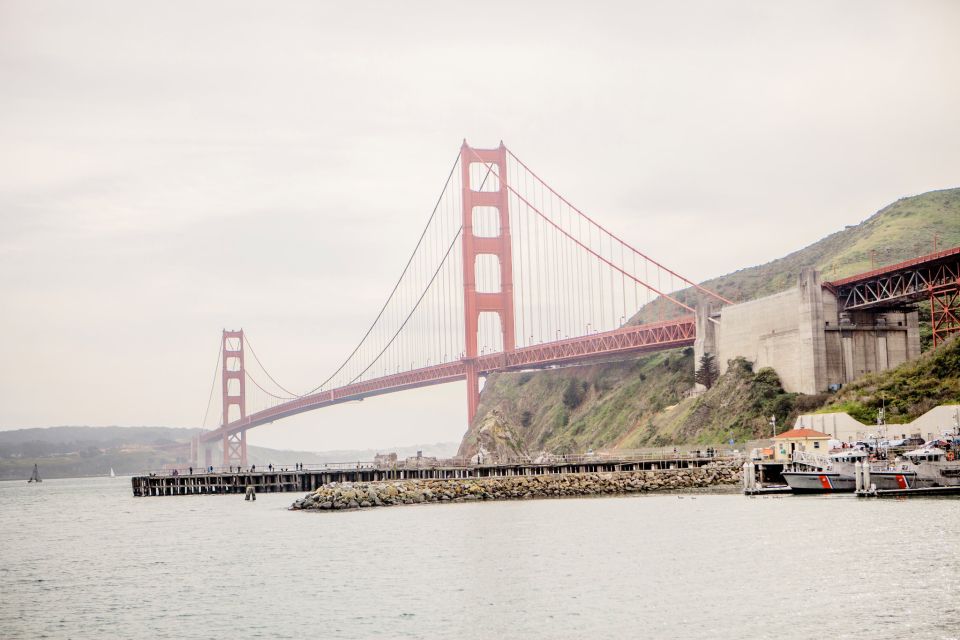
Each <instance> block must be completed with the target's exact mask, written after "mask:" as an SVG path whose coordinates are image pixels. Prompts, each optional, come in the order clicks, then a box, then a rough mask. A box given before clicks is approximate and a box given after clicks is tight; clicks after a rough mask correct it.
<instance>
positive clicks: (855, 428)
mask: <svg viewBox="0 0 960 640" xmlns="http://www.w3.org/2000/svg"><path fill="white" fill-rule="evenodd" d="M794 428H795V429H816V430H818V431H822V432H823V433H826V434H829V435H830V437H831V438H833V439H834V440H842V441H843V442H857V441H858V440H866V439H868V438H880V439H881V440H896V439H902V438H907V437H910V436H920V437H921V438H923V439H924V440H927V441H930V440H936V439H937V438H940V437H942V436H943V435H944V434H945V433H957V432H958V429H960V404H944V405H940V406H939V407H934V408H933V409H931V410H930V411H927V412H926V413H925V414H923V415H922V416H920V417H919V418H917V419H916V420H914V421H913V422H907V423H904V424H885V425H880V426H878V425H871V424H863V423H862V422H860V421H858V420H856V419H854V418H853V417H852V416H850V414H848V413H843V412H835V413H808V414H804V415H802V416H799V417H797V421H796V423H795V424H794Z"/></svg>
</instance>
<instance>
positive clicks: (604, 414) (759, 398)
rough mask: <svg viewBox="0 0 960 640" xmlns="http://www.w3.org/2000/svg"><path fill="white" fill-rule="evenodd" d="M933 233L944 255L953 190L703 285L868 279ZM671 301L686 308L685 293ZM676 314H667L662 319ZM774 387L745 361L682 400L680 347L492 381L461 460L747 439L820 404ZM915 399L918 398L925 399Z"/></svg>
mask: <svg viewBox="0 0 960 640" xmlns="http://www.w3.org/2000/svg"><path fill="white" fill-rule="evenodd" d="M934 234H937V235H938V237H939V245H940V246H941V247H951V246H957V245H960V188H955V189H945V190H942V191H932V192H930V193H925V194H922V195H918V196H911V197H908V198H902V199H900V200H898V201H896V202H894V203H893V204H891V205H889V206H887V207H885V208H883V209H881V210H880V211H878V212H877V213H875V214H873V215H872V216H870V217H869V218H867V219H866V220H864V221H863V222H861V223H860V224H857V225H850V226H848V227H846V228H844V229H843V230H841V231H838V232H836V233H833V234H831V235H829V236H827V237H826V238H823V239H822V240H819V241H817V242H815V243H813V244H811V245H810V246H808V247H805V248H803V249H800V250H799V251H795V252H793V253H791V254H789V255H787V256H784V257H783V258H780V259H777V260H773V261H772V262H768V263H766V264H763V265H758V266H755V267H749V268H746V269H741V270H739V271H735V272H733V273H730V274H727V275H725V276H721V277H718V278H714V279H711V280H708V281H706V282H704V283H703V285H704V286H706V287H708V288H710V289H713V290H714V291H717V292H719V293H720V294H721V295H724V296H725V297H727V298H730V299H733V300H739V301H743V300H749V299H753V298H757V297H762V296H765V295H769V294H772V293H777V292H779V291H783V290H785V289H788V288H790V287H792V286H794V284H795V282H796V277H797V274H798V273H799V271H800V269H801V268H802V267H804V266H808V265H814V266H816V267H818V268H819V269H820V270H821V272H822V273H823V274H824V278H825V279H828V280H829V279H835V278H842V277H845V276H847V275H851V274H854V273H859V272H862V271H865V270H868V269H869V268H870V265H871V256H872V258H873V261H874V263H875V264H876V265H878V266H879V265H883V264H889V263H894V262H898V261H901V260H905V259H907V258H910V257H913V256H916V255H918V254H923V253H928V252H930V251H932V250H933V237H934ZM678 296H679V297H680V298H681V299H683V300H685V301H687V302H688V303H690V302H695V300H694V296H693V294H692V293H691V292H690V291H689V290H687V291H681V292H679V294H678ZM657 305H658V302H657V301H655V302H653V303H651V304H649V305H647V306H646V307H645V308H644V309H642V310H641V311H640V312H639V313H637V314H636V315H635V316H634V318H632V319H631V322H633V323H636V322H646V321H650V320H654V319H657V318H658V317H659V315H660V311H659V308H658V306H657ZM675 308H676V307H674V305H672V304H670V305H669V309H666V308H665V309H664V315H665V317H670V315H671V314H673V310H674V309H675ZM923 312H924V310H923V309H921V321H922V320H923ZM927 332H928V331H927ZM923 333H924V329H923V327H921V335H923ZM904 375H905V376H907V377H909V375H911V374H908V373H905V374H904ZM571 380H576V383H572V382H571ZM576 384H579V385H580V387H581V391H582V393H581V394H580V395H581V396H582V397H580V398H579V401H578V402H577V403H576V404H575V405H574V406H569V405H570V404H571V403H570V402H569V401H568V402H567V404H564V393H565V392H566V391H567V389H568V386H569V388H571V389H573V386H575V385H576ZM779 384H780V383H779V380H778V379H777V378H776V374H775V373H774V372H773V371H772V370H764V371H758V372H753V371H752V368H751V367H750V366H749V364H748V363H745V362H744V363H740V364H739V365H738V366H736V367H732V368H731V373H730V374H729V375H728V376H726V377H725V378H724V379H723V380H722V381H721V382H720V383H718V385H717V387H716V388H715V389H713V390H711V391H710V392H708V393H707V394H704V395H703V396H700V397H698V398H686V399H684V394H685V393H686V392H687V391H688V390H689V389H690V388H691V387H692V386H693V359H692V354H691V353H690V352H688V351H684V350H678V351H674V352H665V353H660V354H656V355H651V356H645V357H641V358H637V359H635V360H631V361H628V362H622V363H611V364H603V365H593V366H589V367H575V368H570V369H559V370H552V371H545V372H537V373H510V374H498V375H494V376H491V377H490V378H489V379H488V381H487V384H486V386H485V387H484V390H483V394H482V395H481V401H480V407H479V411H478V412H477V417H476V419H475V420H474V423H473V424H472V425H471V426H470V428H469V430H468V431H467V434H466V435H465V436H464V439H463V441H462V443H461V447H460V452H461V454H464V455H470V454H473V453H475V452H476V449H477V447H478V446H479V445H480V444H482V445H483V446H484V448H485V449H486V450H488V451H500V450H503V451H515V452H519V451H523V452H529V453H535V452H538V451H541V450H546V451H552V452H562V451H568V450H569V451H586V450H588V449H599V448H611V447H618V448H631V447H639V446H663V445H667V444H680V443H717V442H720V441H724V440H727V439H728V438H729V437H734V438H736V439H737V440H746V439H750V438H752V437H754V436H758V435H762V434H763V433H765V432H766V431H765V430H766V429H767V426H766V423H767V419H768V417H769V416H770V415H777V416H778V420H784V421H785V420H789V419H791V417H792V416H793V415H795V413H796V412H797V411H808V410H812V409H815V408H816V407H818V406H819V405H820V404H821V403H822V402H825V401H826V398H823V397H810V398H807V397H802V396H797V395H796V394H785V393H784V392H783V390H782V389H781V388H780V386H779ZM575 391H576V390H575V389H573V391H571V393H572V394H575ZM916 393H917V394H919V396H918V397H923V393H924V392H923V391H922V390H917V391H916ZM572 397H573V396H571V398H572ZM842 397H847V396H842ZM931 397H939V396H931ZM851 401H852V400H851ZM864 401H866V402H867V405H865V406H867V407H868V408H869V407H870V406H872V405H870V404H869V402H871V401H869V400H864ZM858 402H860V400H858ZM867 412H869V410H868V411H867ZM908 413H909V412H908Z"/></svg>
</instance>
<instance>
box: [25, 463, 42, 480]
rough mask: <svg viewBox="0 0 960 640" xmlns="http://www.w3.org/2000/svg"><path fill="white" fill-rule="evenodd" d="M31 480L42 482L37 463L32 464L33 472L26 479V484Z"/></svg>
mask: <svg viewBox="0 0 960 640" xmlns="http://www.w3.org/2000/svg"><path fill="white" fill-rule="evenodd" d="M31 482H43V480H42V479H40V469H38V468H37V465H33V473H32V474H31V475H30V479H29V480H27V484H29V483H31Z"/></svg>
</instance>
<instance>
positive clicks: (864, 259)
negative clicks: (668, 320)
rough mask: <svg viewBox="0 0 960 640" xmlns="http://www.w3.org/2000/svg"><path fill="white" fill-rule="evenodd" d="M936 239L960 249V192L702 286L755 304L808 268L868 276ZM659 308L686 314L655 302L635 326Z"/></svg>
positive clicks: (905, 202)
mask: <svg viewBox="0 0 960 640" xmlns="http://www.w3.org/2000/svg"><path fill="white" fill-rule="evenodd" d="M934 235H936V236H937V238H938V240H937V242H938V247H940V248H943V247H955V246H958V245H960V188H955V189H943V190H941V191H931V192H929V193H924V194H922V195H918V196H911V197H908V198H901V199H900V200H897V201H896V202H894V203H893V204H891V205H889V206H887V207H884V208H883V209H881V210H880V211H878V212H876V213H875V214H873V215H872V216H870V217H869V218H867V219H866V220H864V221H863V222H861V223H860V224H857V225H850V226H848V227H846V228H844V229H843V230H842V231H837V232H836V233H832V234H830V235H829V236H827V237H826V238H823V239H822V240H818V241H817V242H814V243H813V244H811V245H810V246H808V247H804V248H803V249H800V250H799V251H794V252H793V253H791V254H789V255H786V256H784V257H783V258H778V259H777V260H773V261H771V262H768V263H766V264H762V265H758V266H755V267H749V268H746V269H741V270H739V271H734V272H733V273H728V274H727V275H725V276H720V277H719V278H713V279H710V280H707V281H706V282H703V283H701V284H702V285H703V286H704V287H706V288H707V289H710V290H712V291H716V292H717V293H719V294H720V295H722V296H723V297H725V298H727V299H729V300H734V301H738V302H742V301H745V300H752V299H754V298H760V297H763V296H766V295H770V294H772V293H778V292H780V291H784V290H786V289H789V288H790V287H792V286H794V283H795V282H796V278H797V275H798V274H799V273H800V269H801V268H802V267H805V266H810V265H813V266H815V267H817V268H818V269H819V270H820V272H821V274H822V275H823V279H824V280H837V279H840V278H844V277H846V276H850V275H853V274H856V273H862V272H864V271H868V270H869V269H870V267H871V264H873V265H875V266H882V265H885V264H893V263H896V262H900V261H902V260H906V259H908V258H913V257H915V256H917V255H922V254H925V253H930V252H932V251H933V239H934ZM871 258H872V261H871ZM698 295H701V294H698ZM676 297H677V298H678V299H679V300H681V301H683V302H685V303H687V304H690V305H691V306H693V304H692V303H694V302H696V296H694V295H693V293H692V292H691V290H690V289H685V290H683V291H680V292H678V293H677V294H676ZM661 306H662V307H663V309H662V313H663V315H664V317H671V316H676V315H679V314H681V313H682V310H681V309H680V308H679V307H677V306H676V305H674V304H672V303H669V302H667V303H665V304H664V303H663V301H660V300H657V301H654V302H652V303H650V304H649V305H647V306H646V307H645V308H644V309H642V310H641V311H640V312H639V313H638V314H637V315H636V316H634V318H633V319H632V320H631V322H633V323H643V322H652V321H655V320H657V319H659V317H660V315H661Z"/></svg>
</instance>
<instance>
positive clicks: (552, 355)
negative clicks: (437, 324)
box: [201, 316, 696, 464]
mask: <svg viewBox="0 0 960 640" xmlns="http://www.w3.org/2000/svg"><path fill="white" fill-rule="evenodd" d="M695 337H696V320H695V319H694V318H693V317H692V316H688V317H685V318H680V319H678V320H668V321H665V322H657V323H654V324H645V325H634V326H626V327H621V328H619V329H615V330H613V331H605V332H603V333H594V334H591V335H588V336H583V337H579V338H570V339H568V340H560V341H557V342H549V343H544V344H539V345H534V346H530V347H521V348H518V349H515V350H514V351H512V352H504V353H495V354H490V355H484V356H480V357H477V358H474V359H469V361H468V359H467V358H464V359H463V360H461V361H459V362H451V363H447V364H441V365H435V366H431V367H423V368H420V369H414V370H412V371H407V372H404V373H397V374H392V375H389V376H382V377H379V378H373V379H371V380H365V381H363V382H356V383H354V384H350V385H346V386H344V387H340V388H337V389H332V390H330V391H321V392H318V393H314V394H310V395H307V396H303V397H301V398H296V399H294V400H290V401H288V402H285V403H283V404H280V405H277V406H275V407H271V408H269V409H265V410H263V411H258V412H256V413H252V414H250V415H246V416H243V417H242V418H240V419H239V420H234V421H233V422H230V423H224V425H223V426H221V427H220V428H219V429H217V430H216V431H209V432H207V433H204V434H203V435H202V436H201V440H202V441H204V442H214V441H217V440H219V439H223V440H224V441H225V443H226V441H227V439H228V438H229V437H231V436H234V435H235V434H242V433H245V432H246V430H247V429H251V428H253V427H256V426H259V425H263V424H267V423H270V422H273V421H275V420H279V419H281V418H286V417H289V416H292V415H296V414H298V413H303V412H305V411H312V410H313V409H319V408H321V407H327V406H331V405H334V404H340V403H342V402H352V401H356V400H363V399H364V398H367V397H371V396H376V395H381V394H385V393H392V392H394V391H403V390H405V389H415V388H417V387H426V386H431V385H436V384H444V383H447V382H457V381H459V380H465V379H466V378H467V371H468V368H469V367H472V368H474V369H475V370H476V371H477V372H478V374H480V375H486V374H489V373H492V372H494V371H511V370H522V369H545V368H548V367H553V366H557V365H564V364H571V363H583V362H589V361H591V360H595V359H601V358H604V357H606V356H611V355H626V354H634V353H643V352H647V351H658V350H662V349H672V348H675V347H684V346H690V345H692V344H693V341H694V338H695ZM243 442H244V445H245V444H246V441H245V440H244V441H243ZM244 449H245V447H244ZM244 453H245V451H244ZM244 459H245V456H244ZM244 464H245V461H244Z"/></svg>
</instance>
